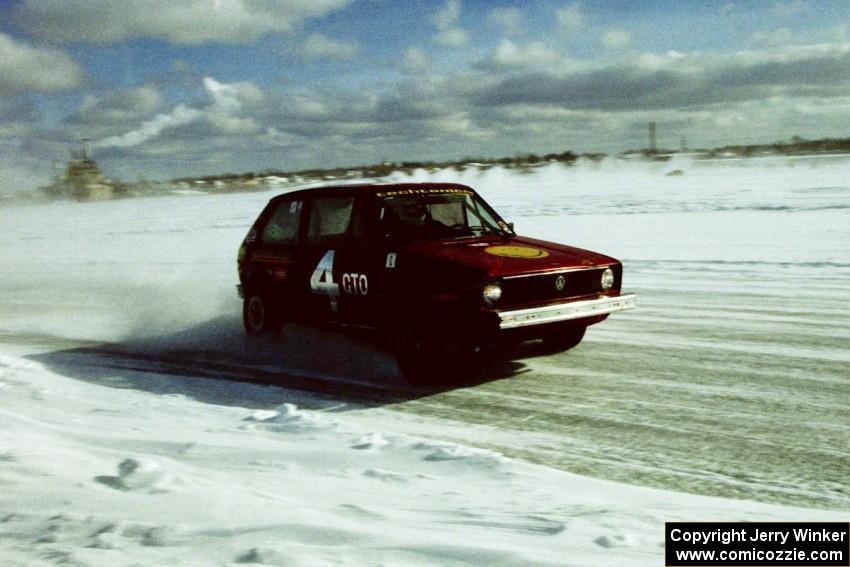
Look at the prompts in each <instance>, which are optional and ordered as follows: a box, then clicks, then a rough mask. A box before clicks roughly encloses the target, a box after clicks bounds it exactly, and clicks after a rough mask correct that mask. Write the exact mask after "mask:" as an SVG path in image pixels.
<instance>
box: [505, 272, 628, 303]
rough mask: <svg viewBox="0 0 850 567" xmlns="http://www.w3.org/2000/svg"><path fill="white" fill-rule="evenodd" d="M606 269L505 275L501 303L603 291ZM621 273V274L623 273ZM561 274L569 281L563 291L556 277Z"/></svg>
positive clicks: (527, 301) (535, 301) (531, 301)
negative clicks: (514, 275)
mask: <svg viewBox="0 0 850 567" xmlns="http://www.w3.org/2000/svg"><path fill="white" fill-rule="evenodd" d="M604 271H605V267H602V268H591V269H587V270H576V271H571V272H555V273H547V274H540V275H534V276H521V277H514V278H505V279H504V280H503V281H502V301H501V302H500V303H501V304H503V305H519V304H523V303H539V302H546V301H555V300H557V299H560V298H568V297H579V296H583V295H592V294H594V293H599V292H601V291H602V284H601V279H602V272H604ZM617 275H618V276H619V274H617ZM559 276H560V277H563V278H564V280H565V281H564V288H563V289H562V290H558V288H557V286H556V280H557V279H558V277H559ZM618 279H619V278H618Z"/></svg>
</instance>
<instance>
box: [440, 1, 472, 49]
mask: <svg viewBox="0 0 850 567" xmlns="http://www.w3.org/2000/svg"><path fill="white" fill-rule="evenodd" d="M459 18H460V0H446V3H445V4H444V5H443V7H442V8H440V9H439V10H438V11H437V12H436V13H435V14H434V15H433V16H432V18H431V20H432V21H433V22H434V25H435V26H437V35H435V36H434V41H436V42H437V43H439V44H441V45H445V46H447V47H460V46H462V45H464V44H466V42H467V40H468V39H469V38H468V37H467V35H466V31H464V29H463V28H461V27H459V26H458V25H457V21H458V19H459Z"/></svg>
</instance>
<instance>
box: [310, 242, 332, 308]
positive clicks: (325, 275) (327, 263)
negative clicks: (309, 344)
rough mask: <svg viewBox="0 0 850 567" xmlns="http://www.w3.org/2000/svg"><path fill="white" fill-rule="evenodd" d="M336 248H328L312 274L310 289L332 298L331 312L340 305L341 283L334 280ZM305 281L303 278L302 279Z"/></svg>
mask: <svg viewBox="0 0 850 567" xmlns="http://www.w3.org/2000/svg"><path fill="white" fill-rule="evenodd" d="M335 255H336V253H335V251H334V250H328V251H327V252H325V255H324V256H322V259H321V260H319V263H318V264H316V269H315V270H313V275H311V276H310V290H311V291H312V292H313V293H315V294H317V295H327V296H328V299H329V300H330V306H331V312H334V313H335V312H336V310H337V308H338V306H339V284H338V283H337V282H336V281H334V256H335ZM302 281H303V280H302Z"/></svg>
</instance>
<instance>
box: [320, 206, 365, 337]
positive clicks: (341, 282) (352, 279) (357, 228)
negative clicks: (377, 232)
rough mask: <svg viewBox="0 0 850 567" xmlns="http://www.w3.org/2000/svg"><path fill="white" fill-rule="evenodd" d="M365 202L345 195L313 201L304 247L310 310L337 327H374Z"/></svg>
mask: <svg viewBox="0 0 850 567" xmlns="http://www.w3.org/2000/svg"><path fill="white" fill-rule="evenodd" d="M367 215H368V211H367V202H366V201H365V200H364V199H363V197H355V196H354V195H353V194H351V192H350V191H349V192H347V193H344V194H337V195H327V196H320V197H314V198H313V199H312V200H311V202H310V212H309V214H308V218H309V220H308V224H307V231H306V235H307V236H306V243H307V252H306V255H307V257H308V264H309V265H311V266H313V270H312V273H311V275H310V290H311V293H312V299H311V304H312V305H313V307H312V309H314V310H315V312H316V313H317V314H319V315H321V316H326V317H327V318H329V319H330V320H333V321H337V322H340V323H347V324H354V325H366V326H371V325H372V324H373V321H374V318H375V317H374V303H375V298H376V293H377V292H378V291H379V290H378V288H376V287H375V285H374V284H375V283H376V276H377V274H376V267H377V262H376V259H375V250H373V249H372V247H371V246H370V239H369V235H368V233H367V230H366V216H367Z"/></svg>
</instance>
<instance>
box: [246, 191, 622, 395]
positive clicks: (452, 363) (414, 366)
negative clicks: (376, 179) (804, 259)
mask: <svg viewBox="0 0 850 567" xmlns="http://www.w3.org/2000/svg"><path fill="white" fill-rule="evenodd" d="M238 269H239V280H240V285H239V286H238V289H239V293H240V296H241V297H242V298H243V322H244V326H245V330H246V332H247V334H248V335H249V336H252V337H257V336H263V335H266V336H268V335H276V334H277V333H278V332H279V330H280V327H281V324H282V322H283V321H284V320H292V321H298V322H302V323H304V322H306V323H320V324H326V323H328V322H331V323H337V324H341V325H342V326H355V327H359V328H363V327H367V328H371V329H375V330H378V331H381V332H382V333H383V335H384V336H386V337H388V338H389V339H390V341H389V342H390V344H391V345H392V347H393V349H394V351H395V356H396V360H397V362H398V366H399V368H400V369H401V370H402V372H403V374H404V375H405V376H406V377H407V378H408V379H409V380H410V381H412V382H415V383H416V382H430V381H436V380H441V379H442V378H444V377H446V376H448V375H449V374H451V373H452V372H456V371H457V370H458V369H460V368H462V367H463V365H464V364H465V363H468V362H469V361H472V360H474V359H475V358H476V356H478V355H480V354H481V353H483V352H493V351H501V352H509V351H510V346H511V345H515V344H517V343H519V342H522V341H526V340H532V339H542V340H543V342H544V345H545V347H546V349H547V350H548V351H550V352H555V351H561V350H566V349H569V348H572V347H574V346H575V345H577V344H578V343H579V342H580V341H581V340H582V338H583V337H584V333H585V329H586V328H587V327H588V326H589V325H592V324H595V323H599V322H600V321H602V320H604V319H605V318H607V317H608V315H609V314H610V313H613V312H615V311H622V310H624V309H629V308H631V307H633V306H634V304H635V296H634V294H623V293H621V291H620V290H621V283H622V276H623V269H622V265H621V264H620V262H618V261H617V260H615V259H613V258H610V257H608V256H603V255H602V254H598V253H596V252H590V251H587V250H581V249H578V248H574V247H571V246H565V245H561V244H555V243H552V242H545V241H542V240H535V239H532V238H526V237H521V236H517V234H516V233H515V232H514V230H513V225H512V224H510V223H507V222H505V221H504V220H503V219H502V218H501V217H500V216H499V215H498V214H497V213H496V212H495V211H494V210H493V209H492V208H491V207H490V206H489V205H488V204H487V203H486V202H485V201H484V200H483V199H482V198H481V197H480V196H479V195H478V194H477V193H476V192H475V191H474V190H473V189H471V188H470V187H467V186H465V185H459V184H453V183H415V184H414V183H403V184H368V185H367V184H363V185H344V186H331V187H320V188H311V189H304V190H300V191H294V192H290V193H285V194H283V195H279V196H277V197H274V198H273V199H271V201H270V202H269V204H268V205H267V206H266V208H265V209H264V210H263V212H262V213H261V214H260V215H259V217H258V218H257V220H256V222H254V225H253V226H252V227H251V229H250V231H249V232H248V235H247V236H246V237H245V239H244V241H243V243H242V246H241V247H240V248H239V256H238Z"/></svg>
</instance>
